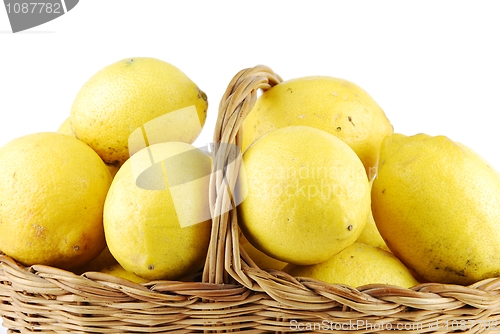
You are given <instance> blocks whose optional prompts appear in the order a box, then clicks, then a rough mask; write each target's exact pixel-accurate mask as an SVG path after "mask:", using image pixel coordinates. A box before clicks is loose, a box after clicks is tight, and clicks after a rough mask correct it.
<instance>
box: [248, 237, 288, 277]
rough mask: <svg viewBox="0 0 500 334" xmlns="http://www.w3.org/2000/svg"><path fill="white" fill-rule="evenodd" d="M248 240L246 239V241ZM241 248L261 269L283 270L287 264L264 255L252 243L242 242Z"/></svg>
mask: <svg viewBox="0 0 500 334" xmlns="http://www.w3.org/2000/svg"><path fill="white" fill-rule="evenodd" d="M245 240H246V239H245ZM240 243H241V246H242V247H243V249H244V250H245V252H247V254H248V256H250V258H251V259H252V260H253V261H254V262H255V264H256V265H257V266H259V268H261V269H276V270H282V269H283V268H284V267H285V266H286V265H287V263H286V262H283V261H280V260H276V259H273V258H272V257H270V256H269V255H267V254H265V253H262V252H261V251H260V250H258V249H257V248H255V247H254V246H253V245H252V244H251V243H249V242H248V241H247V242H241V239H240Z"/></svg>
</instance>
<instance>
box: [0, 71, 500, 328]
mask: <svg viewBox="0 0 500 334" xmlns="http://www.w3.org/2000/svg"><path fill="white" fill-rule="evenodd" d="M281 81H282V79H281V78H280V77H279V76H278V75H277V74H275V73H274V72H273V71H272V70H271V69H270V68H268V67H266V66H256V67H253V68H248V69H245V70H242V71H240V72H239V73H238V74H237V75H236V76H235V77H234V78H233V80H232V81H231V82H230V84H229V86H228V88H227V91H226V93H225V94H224V96H223V97H222V100H221V103H220V106H219V115H218V121H217V124H216V128H215V131H214V143H215V145H214V148H213V172H212V175H211V180H210V183H211V185H210V194H209V197H210V204H211V210H212V216H213V217H214V218H213V219H212V222H213V224H212V235H211V240H210V246H209V252H208V254H207V258H206V263H205V267H204V270H203V275H202V281H201V282H173V281H154V282H149V283H146V284H136V283H132V282H129V281H127V280H124V279H121V278H117V277H113V276H111V275H108V274H104V273H99V272H87V273H85V274H83V275H76V274H73V273H71V272H67V271H64V270H60V269H57V268H53V267H49V266H43V265H34V266H31V267H29V268H26V267H24V266H21V265H19V264H18V263H16V262H15V261H14V260H12V259H11V258H9V257H7V256H5V255H0V283H1V284H0V297H1V303H0V312H1V315H2V318H3V324H4V326H5V327H7V328H8V333H31V332H37V333H164V332H175V333H226V332H233V331H245V332H247V333H269V332H271V333H283V332H309V331H314V332H327V333H334V332H335V333H339V332H354V333H383V332H392V331H394V330H400V331H404V332H407V333H431V332H436V331H439V332H443V333H446V332H449V333H451V332H468V333H480V332H490V331H491V332H493V331H498V330H497V329H500V323H499V322H500V278H494V279H487V280H483V281H480V282H477V283H476V284H473V285H471V286H467V287H465V286H457V285H447V284H438V283H425V284H421V285H419V286H417V287H415V288H412V289H405V288H399V287H393V286H388V285H381V284H373V285H368V286H363V287H359V288H357V289H354V288H351V287H347V286H344V285H338V284H326V283H323V282H320V281H317V280H313V279H304V278H295V277H291V276H290V275H287V274H285V273H283V272H280V271H272V270H267V271H266V270H262V269H260V268H258V266H257V265H256V264H255V263H254V262H253V261H252V259H251V258H250V257H249V256H248V255H247V254H246V252H245V251H244V250H243V249H242V248H240V245H239V240H238V237H239V229H238V217H237V215H236V210H234V207H235V206H236V203H235V200H234V197H233V192H232V191H233V190H234V188H235V183H236V178H237V175H238V170H239V166H240V165H239V164H240V163H241V159H238V156H239V152H237V151H236V150H234V147H235V146H234V145H238V147H241V145H240V144H241V137H240V132H239V130H240V128H241V124H242V122H243V120H244V118H245V117H246V115H247V114H248V112H249V111H250V110H251V108H252V107H253V105H254V104H255V101H256V99H257V94H258V92H259V91H265V90H267V89H269V88H270V87H272V86H274V85H276V84H278V83H280V82H281ZM232 148H233V149H232Z"/></svg>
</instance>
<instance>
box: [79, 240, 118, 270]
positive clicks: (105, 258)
mask: <svg viewBox="0 0 500 334" xmlns="http://www.w3.org/2000/svg"><path fill="white" fill-rule="evenodd" d="M117 263H118V262H116V259H115V258H114V257H113V255H112V254H111V252H110V251H109V248H108V247H107V246H106V247H105V248H104V249H103V250H102V252H101V253H100V254H99V255H98V256H97V257H96V258H94V259H92V260H91V261H90V262H88V263H86V264H84V265H83V266H82V267H79V268H76V269H75V270H73V272H74V273H76V274H78V275H80V274H83V273H85V272H87V271H100V270H102V269H103V268H108V267H111V266H113V265H115V264H117Z"/></svg>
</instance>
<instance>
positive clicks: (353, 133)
mask: <svg viewBox="0 0 500 334" xmlns="http://www.w3.org/2000/svg"><path fill="white" fill-rule="evenodd" d="M290 125H306V126H312V127H315V128H318V129H321V130H324V131H327V132H329V133H331V134H333V135H335V136H336V137H338V138H340V139H342V140H343V141H344V142H346V143H347V144H348V145H349V146H350V147H351V148H352V149H353V150H354V152H356V154H357V155H358V156H359V158H360V159H361V161H362V162H363V165H364V166H365V170H366V172H367V174H368V175H369V176H370V177H371V176H372V175H373V174H374V170H375V169H376V164H377V161H378V154H379V149H380V144H381V142H382V139H383V138H384V137H385V136H386V135H388V134H391V133H393V128H392V125H391V123H390V122H389V120H388V119H387V117H386V115H385V113H384V111H383V110H382V108H380V106H379V105H378V104H377V103H376V101H375V100H374V99H373V98H372V97H371V96H370V95H369V94H368V93H367V92H366V91H365V90H364V89H362V88H361V87H359V86H358V85H356V84H354V83H352V82H350V81H347V80H344V79H339V78H334V77H329V76H308V77H300V78H295V79H291V80H288V81H285V82H282V83H280V84H278V85H276V86H274V87H272V88H271V89H269V90H267V91H266V92H264V93H263V94H262V95H261V96H260V97H259V99H258V100H257V102H256V104H255V106H254V107H253V109H252V111H251V112H250V113H249V115H248V116H247V117H246V119H245V121H244V123H243V129H242V134H243V143H242V146H243V147H242V148H243V150H245V149H246V148H247V147H248V146H250V145H251V144H252V143H253V142H254V141H255V140H257V139H258V138H260V137H261V136H262V135H264V134H265V133H268V132H269V131H272V130H275V129H279V128H282V127H285V126H290Z"/></svg>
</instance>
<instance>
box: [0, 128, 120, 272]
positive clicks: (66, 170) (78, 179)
mask: <svg viewBox="0 0 500 334" xmlns="http://www.w3.org/2000/svg"><path fill="white" fill-rule="evenodd" d="M110 184H111V175H110V174H109V171H108V169H107V168H106V166H105V165H104V163H103V162H102V160H101V159H100V158H99V156H98V155H97V154H96V153H95V152H94V151H93V150H92V149H91V148H90V147H88V146H87V145H86V144H84V143H83V142H81V141H79V140H78V139H76V138H74V137H71V136H67V135H63V134H60V133H55V132H54V133H49V132H46V133H34V134H29V135H25V136H22V137H19V138H17V139H14V140H12V141H10V142H9V143H7V144H6V145H5V146H3V147H2V148H0V222H1V224H0V249H1V250H2V251H3V252H4V253H5V254H7V255H9V256H10V257H12V258H14V259H15V260H17V261H19V262H21V263H23V264H25V265H32V264H46V265H51V266H55V267H59V268H63V269H71V268H76V267H78V266H81V265H83V264H84V263H87V262H88V261H90V260H91V259H93V258H95V257H96V256H98V255H99V253H100V252H101V251H102V250H103V249H104V247H105V240H104V230H103V225H102V212H103V206H104V200H105V197H106V193H107V191H108V188H109V186H110Z"/></svg>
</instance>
